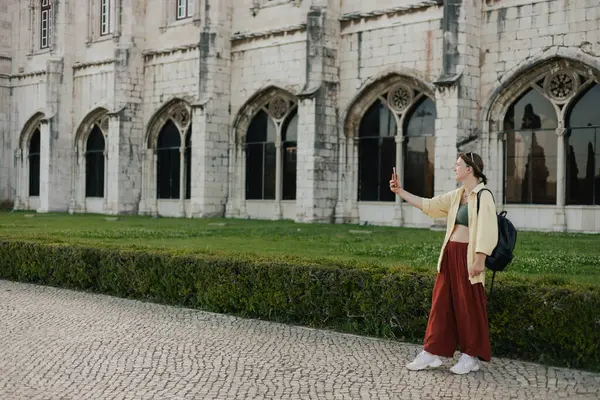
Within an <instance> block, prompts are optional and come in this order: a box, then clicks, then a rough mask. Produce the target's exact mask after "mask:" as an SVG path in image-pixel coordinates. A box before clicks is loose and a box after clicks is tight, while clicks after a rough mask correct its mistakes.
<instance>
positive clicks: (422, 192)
mask: <svg viewBox="0 0 600 400" xmlns="http://www.w3.org/2000/svg"><path fill="white" fill-rule="evenodd" d="M435 119H436V110H435V104H434V102H433V100H431V99H430V98H429V97H423V98H422V100H421V101H420V102H419V103H418V104H417V106H416V107H415V109H414V110H413V111H412V113H411V114H410V115H409V117H408V118H407V120H406V121H405V127H404V157H403V161H404V188H405V189H406V190H407V191H409V192H411V193H414V194H417V195H418V196H421V197H426V198H431V197H433V176H434V167H435V160H434V154H435Z"/></svg>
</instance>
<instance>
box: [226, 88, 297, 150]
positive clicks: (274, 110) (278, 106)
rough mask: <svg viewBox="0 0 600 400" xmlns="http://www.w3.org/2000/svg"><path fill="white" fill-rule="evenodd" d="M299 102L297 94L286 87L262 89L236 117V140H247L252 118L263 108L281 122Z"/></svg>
mask: <svg viewBox="0 0 600 400" xmlns="http://www.w3.org/2000/svg"><path fill="white" fill-rule="evenodd" d="M297 102H298V100H297V98H296V96H294V95H293V94H292V93H290V92H288V91H286V90H284V89H280V88H278V87H275V86H271V87H268V88H266V89H264V90H261V91H260V92H258V93H257V94H255V95H254V96H252V97H251V98H250V100H248V101H247V102H246V104H244V106H242V107H241V108H240V111H239V113H238V115H237V117H236V118H235V120H234V125H233V126H234V127H235V128H234V129H235V137H236V140H237V141H239V142H243V141H244V140H245V137H246V132H247V131H248V127H249V126H250V123H251V122H252V118H254V116H255V115H256V113H258V112H259V111H260V110H261V109H263V110H264V111H265V112H266V113H267V114H268V115H269V116H270V117H271V118H273V119H274V120H275V121H277V122H281V121H283V120H284V119H285V117H286V116H287V115H288V114H289V113H290V111H292V109H293V107H294V106H295V105H296V104H297Z"/></svg>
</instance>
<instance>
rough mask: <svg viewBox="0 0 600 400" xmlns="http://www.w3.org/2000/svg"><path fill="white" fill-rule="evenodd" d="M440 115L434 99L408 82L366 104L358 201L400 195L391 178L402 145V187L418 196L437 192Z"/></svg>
mask: <svg viewBox="0 0 600 400" xmlns="http://www.w3.org/2000/svg"><path fill="white" fill-rule="evenodd" d="M435 119H436V109H435V104H434V102H433V101H432V100H431V99H430V98H429V97H427V96H425V95H424V94H423V93H420V92H418V91H417V90H414V89H412V88H410V87H408V86H405V85H403V84H399V85H396V86H394V87H393V88H392V89H391V90H389V91H388V92H386V93H384V94H383V95H382V96H380V97H379V98H378V99H377V100H376V101H375V102H374V103H373V104H372V105H371V107H369V108H368V109H367V111H366V112H365V114H364V115H363V117H362V120H361V121H360V125H359V128H358V200H359V201H394V200H395V195H394V193H392V192H391V191H390V189H389V179H390V177H391V175H392V169H393V167H395V166H397V165H396V163H397V160H398V157H397V151H398V150H399V149H400V152H401V153H400V154H401V155H402V165H398V166H397V167H398V173H399V175H400V176H401V177H402V178H401V179H402V185H403V187H404V188H406V190H408V191H410V192H411V193H414V194H416V195H418V196H421V197H433V178H434V155H435V153H434V147H435ZM398 122H401V123H402V129H401V130H399V129H398ZM399 135H401V138H398V136H399Z"/></svg>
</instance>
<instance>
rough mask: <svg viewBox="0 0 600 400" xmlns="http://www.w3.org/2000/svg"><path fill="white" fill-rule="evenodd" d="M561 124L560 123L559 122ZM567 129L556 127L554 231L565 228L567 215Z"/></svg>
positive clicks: (564, 229)
mask: <svg viewBox="0 0 600 400" xmlns="http://www.w3.org/2000/svg"><path fill="white" fill-rule="evenodd" d="M561 125H562V124H561ZM566 132H567V130H566V129H565V128H564V127H563V126H559V127H558V128H556V140H557V146H556V149H557V169H556V212H555V214H554V218H555V219H554V226H553V229H554V230H555V231H559V232H564V231H566V230H567V216H566V213H565V199H566V182H567V180H566V176H567V174H566V169H567V163H566V156H565V155H566V150H565V147H566V146H565V133H566Z"/></svg>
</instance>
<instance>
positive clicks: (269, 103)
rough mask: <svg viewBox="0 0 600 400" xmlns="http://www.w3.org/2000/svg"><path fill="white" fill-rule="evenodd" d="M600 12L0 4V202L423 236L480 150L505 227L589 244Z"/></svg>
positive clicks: (183, 1) (595, 197) (512, 0)
mask: <svg viewBox="0 0 600 400" xmlns="http://www.w3.org/2000/svg"><path fill="white" fill-rule="evenodd" d="M599 79H600V4H599V3H598V1H597V0H444V1H441V0H370V1H363V0H235V1H234V0H136V1H134V0H78V1H75V0H70V1H67V0H27V1H25V0H21V1H19V0H3V1H2V2H1V3H0V132H1V135H0V141H1V147H0V149H1V153H0V157H1V158H0V178H1V179H0V200H3V201H4V202H5V203H6V202H12V203H14V208H15V209H19V210H37V211H39V212H51V211H70V212H74V213H83V212H89V213H106V214H118V213H139V214H143V215H155V214H160V215H165V216H187V217H203V216H215V215H225V216H228V217H250V218H266V219H279V218H284V219H294V220H296V221H302V222H337V223H341V222H359V221H360V222H363V221H368V222H369V223H373V224H386V225H397V226H400V225H404V226H417V227H428V226H432V224H434V223H435V222H434V221H432V220H430V219H428V218H427V217H425V216H424V215H423V214H422V213H420V212H419V211H418V210H416V209H413V208H412V207H410V206H409V205H406V204H402V203H401V202H400V201H399V200H398V199H394V197H393V196H392V195H391V194H390V192H389V189H388V180H389V177H390V175H391V171H392V167H393V166H396V167H397V169H398V171H399V173H400V174H401V176H402V180H403V183H404V185H405V187H406V188H407V189H409V190H411V191H412V192H414V193H416V194H418V195H421V196H433V195H435V194H439V193H442V192H445V191H448V190H451V189H454V188H455V187H456V182H455V179H454V174H453V172H452V170H451V168H452V167H453V165H454V163H455V160H456V156H457V151H476V152H478V153H480V154H481V155H482V156H483V159H484V161H485V163H486V171H485V172H487V175H488V178H489V180H490V182H489V186H490V188H491V189H493V192H494V194H495V199H496V202H497V204H498V206H499V208H501V209H506V210H508V212H509V216H510V217H511V219H512V221H513V222H514V223H515V225H516V226H517V227H518V228H521V229H535V230H559V231H564V230H568V231H588V232H599V231H600V112H599V110H598V107H600V84H599V82H600V81H599Z"/></svg>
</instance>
